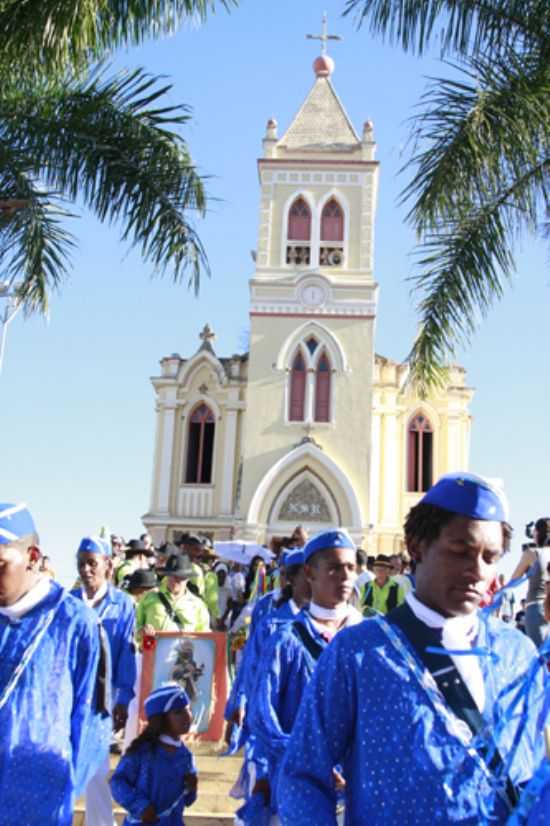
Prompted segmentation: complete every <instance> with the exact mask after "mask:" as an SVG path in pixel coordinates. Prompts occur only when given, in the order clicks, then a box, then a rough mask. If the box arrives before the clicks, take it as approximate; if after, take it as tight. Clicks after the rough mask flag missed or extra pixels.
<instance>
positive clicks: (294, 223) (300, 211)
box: [288, 198, 311, 241]
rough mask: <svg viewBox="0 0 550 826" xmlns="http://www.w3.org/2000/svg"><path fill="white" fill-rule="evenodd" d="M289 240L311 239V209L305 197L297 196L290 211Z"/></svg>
mask: <svg viewBox="0 0 550 826" xmlns="http://www.w3.org/2000/svg"><path fill="white" fill-rule="evenodd" d="M288 240H289V241H310V240H311V210H310V208H309V206H308V205H307V204H306V202H305V201H304V199H303V198H297V199H296V200H295V201H294V203H293V204H292V206H291V207H290V212H289V213H288Z"/></svg>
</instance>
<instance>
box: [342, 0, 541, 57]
mask: <svg viewBox="0 0 550 826" xmlns="http://www.w3.org/2000/svg"><path fill="white" fill-rule="evenodd" d="M344 14H353V15H354V16H355V20H356V23H357V26H358V27H360V26H362V25H368V26H369V29H370V31H371V32H372V33H373V34H375V35H378V34H381V35H383V36H385V37H387V38H388V40H389V41H390V43H398V44H400V45H401V46H402V48H403V49H404V50H405V51H410V52H413V53H416V54H423V53H424V52H425V51H426V50H427V49H428V48H429V46H431V45H432V44H434V42H435V43H437V44H439V46H440V49H441V54H442V55H449V54H460V55H471V56H473V55H481V54H483V53H487V52H492V53H497V52H499V51H500V50H507V49H509V48H510V47H513V46H516V45H518V44H523V45H524V44H526V43H529V42H542V41H544V40H546V41H547V40H548V37H550V19H549V13H548V2H547V0H346V6H345V11H344Z"/></svg>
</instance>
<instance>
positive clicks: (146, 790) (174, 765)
mask: <svg viewBox="0 0 550 826" xmlns="http://www.w3.org/2000/svg"><path fill="white" fill-rule="evenodd" d="M196 773H197V769H196V767H195V761H194V759H193V755H192V754H191V752H190V751H189V749H188V748H187V747H186V746H181V748H179V749H177V750H176V751H167V750H166V749H164V748H162V746H161V745H160V744H159V745H154V746H151V745H143V746H141V747H140V748H139V750H138V751H136V752H133V753H130V754H128V753H126V754H125V755H124V756H123V757H122V758H121V760H120V763H119V764H118V766H117V768H116V770H115V772H114V774H113V776H112V778H111V792H112V795H113V798H114V799H115V800H116V801H117V803H120V805H121V806H123V807H124V808H125V809H126V811H127V812H128V815H127V817H126V819H125V820H124V826H134V824H137V823H141V815H142V813H143V811H144V810H145V809H146V808H147V807H148V806H149V805H151V804H152V805H153V806H154V807H155V810H156V813H157V820H155V826H182V816H183V810H184V807H185V806H191V805H192V804H193V803H194V802H195V800H196V799H197V794H196V792H195V791H193V792H188V793H187V794H184V777H185V775H186V774H196ZM174 804H175V805H174ZM158 815H164V816H163V817H158Z"/></svg>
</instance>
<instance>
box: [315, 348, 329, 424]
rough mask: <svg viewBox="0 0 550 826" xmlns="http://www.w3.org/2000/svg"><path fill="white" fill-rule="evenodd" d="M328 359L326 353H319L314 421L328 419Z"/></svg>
mask: <svg viewBox="0 0 550 826" xmlns="http://www.w3.org/2000/svg"><path fill="white" fill-rule="evenodd" d="M330 378H331V369H330V361H329V360H328V356H327V354H326V353H324V352H323V353H321V356H320V358H319V361H318V362H317V369H316V371H315V416H314V418H315V421H316V422H328V421H330Z"/></svg>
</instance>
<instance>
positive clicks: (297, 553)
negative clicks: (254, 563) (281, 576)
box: [280, 548, 305, 568]
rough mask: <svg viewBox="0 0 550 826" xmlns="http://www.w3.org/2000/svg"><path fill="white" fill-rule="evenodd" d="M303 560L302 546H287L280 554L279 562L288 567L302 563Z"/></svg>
mask: <svg viewBox="0 0 550 826" xmlns="http://www.w3.org/2000/svg"><path fill="white" fill-rule="evenodd" d="M304 562H305V557H304V549H303V548H287V550H286V551H283V553H282V555H281V561H280V564H281V565H282V566H283V567H284V568H289V567H290V566H291V565H303V564H304Z"/></svg>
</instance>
